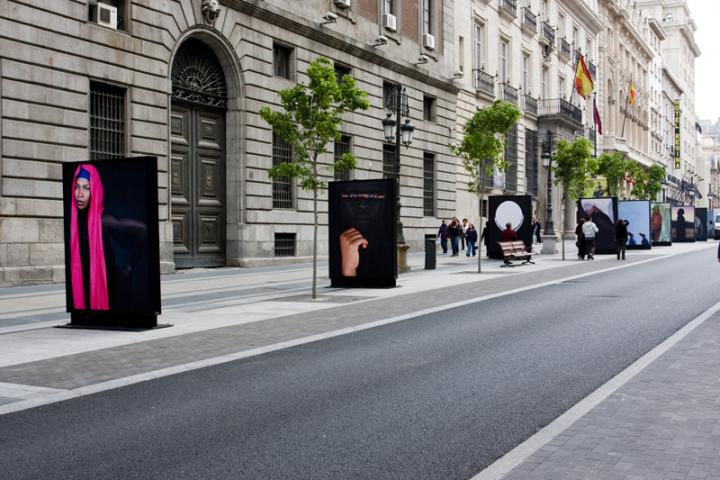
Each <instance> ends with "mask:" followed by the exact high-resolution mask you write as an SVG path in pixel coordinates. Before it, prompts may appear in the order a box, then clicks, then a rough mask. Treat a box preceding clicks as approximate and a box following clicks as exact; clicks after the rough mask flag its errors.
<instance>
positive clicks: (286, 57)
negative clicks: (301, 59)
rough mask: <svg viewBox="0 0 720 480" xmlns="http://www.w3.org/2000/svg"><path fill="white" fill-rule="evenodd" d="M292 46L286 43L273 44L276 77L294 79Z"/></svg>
mask: <svg viewBox="0 0 720 480" xmlns="http://www.w3.org/2000/svg"><path fill="white" fill-rule="evenodd" d="M292 52H293V50H292V48H290V47H286V46H284V45H278V44H275V45H273V74H274V75H275V76H276V77H283V78H287V79H288V80H292V68H291V65H292Z"/></svg>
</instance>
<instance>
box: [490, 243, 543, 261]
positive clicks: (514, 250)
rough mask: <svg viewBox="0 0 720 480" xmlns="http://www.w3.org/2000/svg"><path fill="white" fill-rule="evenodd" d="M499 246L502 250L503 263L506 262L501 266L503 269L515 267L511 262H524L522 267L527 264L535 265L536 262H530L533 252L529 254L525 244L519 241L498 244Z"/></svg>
mask: <svg viewBox="0 0 720 480" xmlns="http://www.w3.org/2000/svg"><path fill="white" fill-rule="evenodd" d="M498 246H499V247H500V249H501V250H502V254H503V261H504V262H505V264H504V265H501V267H509V266H511V265H514V264H513V263H511V262H510V261H511V260H524V262H522V263H521V265H525V264H526V263H532V264H533V265H535V262H533V261H531V260H530V258H532V252H528V251H527V250H526V248H525V243H524V242H521V241H519V240H518V241H512V242H498Z"/></svg>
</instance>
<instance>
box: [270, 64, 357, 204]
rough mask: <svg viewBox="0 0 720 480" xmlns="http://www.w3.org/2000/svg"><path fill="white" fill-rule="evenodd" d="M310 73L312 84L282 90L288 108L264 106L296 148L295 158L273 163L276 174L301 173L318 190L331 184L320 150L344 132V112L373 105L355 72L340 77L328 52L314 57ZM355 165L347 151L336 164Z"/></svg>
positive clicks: (304, 185) (338, 168)
mask: <svg viewBox="0 0 720 480" xmlns="http://www.w3.org/2000/svg"><path fill="white" fill-rule="evenodd" d="M307 76H308V78H309V80H310V81H309V83H308V84H307V85H303V84H297V85H295V86H294V87H291V88H287V89H284V90H280V92H279V94H280V103H281V105H282V111H273V110H271V109H270V108H269V107H267V106H264V107H262V108H261V109H260V116H261V117H262V118H263V120H265V121H266V122H267V123H269V124H270V126H271V127H272V128H273V131H274V132H275V133H276V134H277V135H278V136H279V137H280V138H282V139H283V140H285V141H286V142H288V143H289V144H290V145H291V147H292V151H293V161H292V162H289V163H287V162H284V163H281V164H279V165H276V166H274V167H272V168H271V169H270V170H269V175H270V177H271V178H277V177H291V178H298V180H299V185H300V187H301V188H303V189H304V190H312V191H317V190H321V189H324V188H326V187H327V183H326V182H325V181H323V180H322V177H321V176H320V174H319V171H318V170H319V165H318V163H317V159H318V156H319V155H320V154H322V153H325V152H326V148H325V147H326V145H327V144H328V143H329V142H330V141H332V140H337V139H339V138H340V132H339V130H338V127H339V125H340V122H341V121H342V116H343V114H344V113H346V112H354V111H356V110H367V109H368V108H369V107H370V104H369V102H368V99H367V94H366V93H365V92H364V91H362V90H361V89H360V88H358V87H357V85H356V83H355V80H354V79H353V78H352V76H350V75H344V76H343V78H342V80H341V81H340V82H338V80H337V78H336V76H335V69H334V68H333V65H332V63H331V62H330V60H328V59H327V58H325V57H318V58H316V59H315V60H313V62H312V63H311V64H310V66H309V67H308V69H307ZM354 167H355V159H354V158H352V155H351V154H344V155H343V156H342V157H341V158H340V159H338V161H337V162H335V164H334V165H332V166H331V167H330V170H335V171H338V172H340V171H347V170H348V169H352V168H354Z"/></svg>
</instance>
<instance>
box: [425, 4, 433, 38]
mask: <svg viewBox="0 0 720 480" xmlns="http://www.w3.org/2000/svg"><path fill="white" fill-rule="evenodd" d="M433 20H434V19H433V0H423V33H429V34H432V33H433V30H434V29H435V25H434V21H433Z"/></svg>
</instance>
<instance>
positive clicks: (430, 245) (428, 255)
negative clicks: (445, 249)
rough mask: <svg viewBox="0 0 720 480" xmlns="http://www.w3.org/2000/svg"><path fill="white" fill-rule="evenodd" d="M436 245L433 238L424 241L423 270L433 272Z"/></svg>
mask: <svg viewBox="0 0 720 480" xmlns="http://www.w3.org/2000/svg"><path fill="white" fill-rule="evenodd" d="M436 254H437V245H436V243H435V238H434V237H433V238H426V239H425V270H435V260H436Z"/></svg>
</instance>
